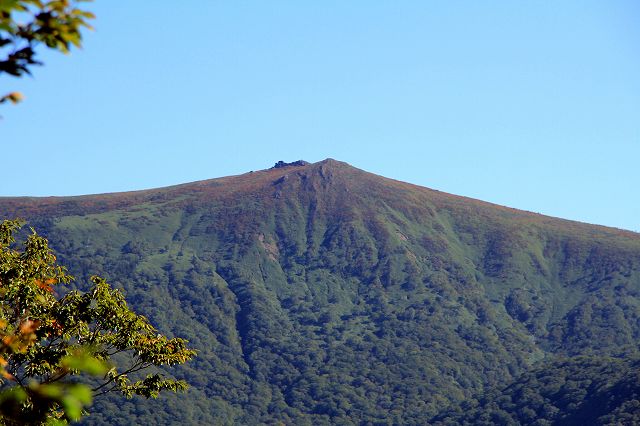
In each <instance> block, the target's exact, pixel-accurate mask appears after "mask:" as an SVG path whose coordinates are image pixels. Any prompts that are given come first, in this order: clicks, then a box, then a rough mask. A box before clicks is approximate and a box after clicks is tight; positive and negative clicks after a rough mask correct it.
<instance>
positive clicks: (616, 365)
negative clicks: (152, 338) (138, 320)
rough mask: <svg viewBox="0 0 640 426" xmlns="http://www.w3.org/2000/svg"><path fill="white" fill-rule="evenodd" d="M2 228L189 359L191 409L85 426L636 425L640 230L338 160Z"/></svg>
mask: <svg viewBox="0 0 640 426" xmlns="http://www.w3.org/2000/svg"><path fill="white" fill-rule="evenodd" d="M0 215H1V216H2V218H12V217H16V216H19V217H23V218H25V219H27V220H28V223H29V225H31V226H34V227H35V228H36V229H37V230H38V231H39V232H41V233H43V234H44V235H45V236H47V237H48V238H49V240H50V242H51V245H52V247H53V248H54V249H55V250H56V251H57V253H58V254H59V258H60V259H61V260H62V261H63V262H64V263H65V264H66V265H67V266H68V267H69V270H70V271H71V273H72V274H74V275H76V277H78V278H79V280H78V281H77V282H78V283H83V282H88V281H87V277H89V276H90V275H93V274H98V275H101V276H103V277H105V278H107V279H108V280H109V281H110V282H111V283H112V284H113V285H114V286H116V287H119V288H121V289H123V291H124V292H125V294H126V296H127V300H128V302H129V303H130V305H131V306H132V307H133V308H134V309H135V310H136V311H137V312H140V313H142V314H144V315H146V316H147V317H148V318H149V319H150V320H151V322H152V323H153V324H154V325H155V326H157V327H158V328H159V329H160V330H161V331H162V332H163V333H167V334H169V335H177V336H181V337H185V338H187V339H188V340H189V341H190V345H191V346H192V347H194V348H195V349H197V350H198V356H197V357H196V358H195V359H194V360H193V361H191V362H190V363H188V364H187V365H185V366H181V367H179V368H176V369H175V370H172V371H173V372H175V374H176V376H178V378H184V379H186V380H187V381H188V382H189V383H190V384H191V385H192V387H191V389H190V390H189V392H188V393H187V394H186V395H182V396H171V395H170V396H163V397H162V398H161V399H159V400H151V401H147V400H139V399H133V400H130V401H127V402H125V403H124V404H122V403H121V402H120V401H118V400H116V399H114V400H111V399H103V400H98V401H97V402H96V403H95V405H94V409H93V410H92V411H93V412H92V415H91V416H89V417H87V418H86V420H85V422H86V423H87V424H95V425H106V424H132V422H135V423H138V424H170V423H174V422H182V423H192V424H195V423H199V424H202V423H216V424H217V423H222V424H234V423H241V424H255V423H277V422H284V423H286V424H314V425H316V424H403V423H404V424H425V423H426V422H429V421H434V422H435V421H438V422H445V423H446V422H450V423H451V422H454V423H455V422H458V421H462V420H464V421H468V422H470V423H473V422H474V421H476V420H477V419H480V418H483V419H494V420H495V419H501V420H500V421H503V420H504V421H505V422H508V421H512V422H527V421H529V420H531V419H534V418H538V419H542V418H543V417H542V414H541V413H543V412H544V413H545V414H544V416H546V417H544V419H546V420H547V421H548V422H550V423H536V424H554V423H553V422H556V423H555V424H570V423H569V420H568V419H571V421H574V423H573V424H580V423H579V421H581V420H580V419H584V418H585V416H587V415H588V416H596V415H597V417H598V419H600V420H599V421H600V422H601V423H602V424H606V423H607V422H615V420H616V419H617V417H616V416H627V417H624V418H625V419H628V418H636V419H637V417H628V416H634V415H637V411H638V401H637V400H638V395H637V380H636V382H635V383H636V384H634V383H633V380H632V376H630V374H636V376H634V377H635V378H636V379H637V371H638V363H637V361H635V360H634V359H635V358H633V357H632V354H633V353H634V352H635V351H636V348H637V342H638V341H639V340H638V339H639V338H640V235H639V234H635V233H631V232H626V231H621V230H617V229H611V228H605V227H600V226H593V225H586V224H581V223H577V222H571V221H566V220H560V219H554V218H550V217H546V216H542V215H538V214H534V213H528V212H523V211H518V210H514V209H510V208H506V207H501V206H496V205H492V204H489V203H484V202H480V201H476V200H472V199H468V198H463V197H457V196H453V195H450V194H445V193H442V192H438V191H434V190H430V189H427V188H423V187H418V186H414V185H410V184H407V183H402V182H398V181H394V180H390V179H386V178H382V177H379V176H376V175H372V174H369V173H366V172H364V171H361V170H358V169H356V168H353V167H351V166H349V165H348V164H345V163H341V162H338V161H335V160H325V161H322V162H319V163H315V164H306V163H304V162H297V163H294V164H293V165H286V164H282V163H281V164H279V167H274V168H272V169H269V170H265V171H259V172H251V173H247V174H243V175H239V176H233V177H227V178H221V179H213V180H209V181H202V182H196V183H192V184H186V185H180V186H175V187H169V188H163V189H157V190H149V191H140V192H131V193H121V194H106V195H95V196H84V197H64V198H54V197H51V198H0ZM548 369H549V370H548ZM548 372H550V373H548ZM547 373H548V374H547ZM581 375H583V376H584V379H581V378H580V377H582V376H581ZM552 379H553V380H552ZM516 392H519V393H518V394H517V396H516ZM604 395H609V396H607V397H606V398H605V396H604ZM516 400H517V401H516ZM560 400H561V401H560ZM463 401H466V404H467V405H462V406H461V405H460V404H461V403H463ZM594 401H596V402H594ZM463 404H464V403H463ZM461 407H466V408H461ZM585 407H588V409H587V408H585ZM483 410H484V411H483ZM585 410H587V411H585ZM588 410H591V411H588ZM634 412H635V413H636V414H634ZM483 413H484V414H483ZM532 413H535V414H532ZM483 416H484V417H483ZM487 416H489V417H487ZM491 416H498V417H491ZM612 416H613V417H612ZM620 418H623V417H620ZM487 421H489V422H490V421H491V420H487ZM562 421H565V423H557V422H562ZM454 423H451V424H454Z"/></svg>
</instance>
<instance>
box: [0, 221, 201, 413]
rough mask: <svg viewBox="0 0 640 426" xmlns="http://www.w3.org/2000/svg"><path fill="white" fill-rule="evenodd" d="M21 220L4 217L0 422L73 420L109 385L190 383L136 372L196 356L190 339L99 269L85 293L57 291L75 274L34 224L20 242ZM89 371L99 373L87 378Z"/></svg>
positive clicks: (132, 389)
mask: <svg viewBox="0 0 640 426" xmlns="http://www.w3.org/2000/svg"><path fill="white" fill-rule="evenodd" d="M19 228H20V224H19V222H17V221H4V222H2V223H1V224H0V339H1V342H0V374H1V375H2V378H1V379H0V383H1V384H0V424H4V423H7V422H9V423H12V424H13V423H17V424H40V423H45V422H49V423H50V422H52V421H55V422H63V423H64V422H65V421H66V420H76V419H78V418H80V417H81V415H82V413H83V409H84V407H86V406H87V405H88V404H90V403H91V400H92V397H94V396H97V395H102V394H105V393H109V392H120V393H121V394H123V395H124V396H125V397H128V398H129V397H132V396H133V395H141V396H145V397H156V396H157V395H158V394H159V392H161V391H163V390H171V391H181V390H184V389H186V387H187V384H186V383H185V382H184V381H179V380H173V379H168V378H165V377H163V376H162V375H160V374H149V375H146V377H140V376H136V373H137V372H139V371H142V370H144V369H146V368H148V367H151V366H162V365H176V364H182V363H184V362H186V361H188V360H189V359H191V358H192V357H193V356H194V355H195V351H193V350H191V349H188V348H187V347H186V341H185V340H183V339H180V338H173V339H169V338H167V337H165V336H163V335H161V334H159V333H158V332H157V330H156V329H155V328H154V327H153V326H152V325H151V324H150V323H149V322H148V321H147V319H146V318H144V317H143V316H140V315H137V314H135V313H134V312H133V311H132V310H131V309H129V307H128V306H127V304H126V302H125V300H124V297H123V295H122V294H121V293H120V292H119V291H118V290H115V289H112V288H111V287H110V286H109V284H107V283H106V282H105V280H103V279H101V278H99V277H93V279H92V280H93V286H92V288H91V289H90V290H89V291H88V292H87V293H80V292H78V291H71V292H68V293H67V294H66V295H64V296H60V295H58V294H57V291H56V290H57V288H58V287H56V285H58V284H65V283H68V282H70V281H71V280H72V277H71V276H69V275H68V274H67V272H66V270H65V268H64V267H62V266H60V265H58V264H57V263H56V257H55V256H54V254H53V253H52V251H51V250H50V249H49V246H48V243H47V240H46V239H45V238H43V237H41V236H38V235H37V234H36V233H35V232H33V233H32V234H31V235H30V236H29V237H28V238H27V239H26V241H25V242H24V248H23V249H17V248H15V238H14V234H15V232H16V231H17V230H18V229H19ZM114 357H116V358H117V360H118V361H117V362H115V361H114ZM87 374H88V375H92V376H94V377H92V378H91V379H89V380H87V379H84V380H82V377H86V375H87ZM132 375H133V376H134V377H135V378H134V377H132Z"/></svg>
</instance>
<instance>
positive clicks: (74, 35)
mask: <svg viewBox="0 0 640 426" xmlns="http://www.w3.org/2000/svg"><path fill="white" fill-rule="evenodd" d="M87 1H91V0H49V1H42V0H0V75H1V74H2V73H7V74H9V75H12V76H14V77H21V76H23V75H25V74H31V71H30V68H31V67H32V66H34V65H42V62H40V61H39V60H37V59H36V50H35V49H36V47H37V46H38V45H40V44H44V45H45V46H47V47H48V48H50V49H53V50H58V51H60V52H62V53H68V52H69V50H70V49H71V46H75V47H80V46H81V43H82V33H81V29H82V28H83V27H84V28H87V29H91V26H90V25H89V23H88V22H89V20H91V19H94V18H95V16H94V15H93V14H92V13H91V12H88V11H86V10H82V9H80V8H78V7H77V4H79V3H81V2H87ZM21 99H22V95H21V94H20V93H18V92H11V93H8V94H5V95H0V104H2V103H5V102H11V103H14V104H15V103H18V102H20V100H21Z"/></svg>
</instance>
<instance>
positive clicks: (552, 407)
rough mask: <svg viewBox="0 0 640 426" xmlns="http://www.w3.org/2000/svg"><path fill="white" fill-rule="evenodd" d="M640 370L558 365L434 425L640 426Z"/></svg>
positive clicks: (583, 362)
mask: <svg viewBox="0 0 640 426" xmlns="http://www.w3.org/2000/svg"><path fill="white" fill-rule="evenodd" d="M639 371H640V360H639V359H638V358H637V357H631V358H627V359H618V358H610V357H576V358H569V359H562V360H557V361H554V362H552V363H550V364H548V365H544V366H541V367H539V368H536V369H534V370H532V371H530V372H527V373H525V374H523V375H522V376H521V377H519V378H518V379H517V380H515V381H514V382H513V383H511V384H509V386H507V387H505V388H502V389H493V390H491V391H489V392H487V393H486V394H484V395H482V396H481V397H480V398H479V399H478V400H471V401H465V402H464V403H463V404H462V405H461V406H459V407H456V409H455V410H451V412H449V413H446V414H443V415H440V416H438V417H437V418H435V419H432V420H431V421H432V423H433V424H436V425H494V424H502V425H539V426H543V425H567V426H572V425H575V426H580V425H586V424H589V425H636V424H638V423H640V381H638V372H639Z"/></svg>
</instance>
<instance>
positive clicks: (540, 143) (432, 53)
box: [0, 0, 640, 231]
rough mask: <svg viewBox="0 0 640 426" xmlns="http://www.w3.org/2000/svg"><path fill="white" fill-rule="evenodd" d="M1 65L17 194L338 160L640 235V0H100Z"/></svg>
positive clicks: (8, 158)
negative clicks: (40, 47)
mask: <svg viewBox="0 0 640 426" xmlns="http://www.w3.org/2000/svg"><path fill="white" fill-rule="evenodd" d="M91 9H92V10H93V11H94V12H95V13H96V15H97V16H98V19H97V20H96V22H95V27H96V30H95V31H94V32H91V33H87V34H86V40H85V46H84V49H83V50H81V51H75V52H74V53H73V54H71V55H69V56H64V55H60V54H54V53H47V54H44V55H43V56H42V58H43V59H44V60H45V66H43V67H40V68H38V69H36V70H35V72H34V77H33V78H27V79H22V80H17V79H13V78H11V77H6V76H2V77H0V89H1V91H2V92H8V91H11V90H20V91H22V92H23V94H24V95H25V96H26V100H25V101H24V102H23V103H22V104H21V105H19V106H17V107H12V106H3V107H1V108H0V114H2V115H3V120H2V121H0V146H1V148H2V153H3V154H2V157H3V158H2V160H3V163H4V177H3V179H1V180H0V195H12V196H13V195H70V194H86V193H100V192H113V191H124V190H133V189H144V188H151V187H160V186H166V185H171V184H177V183H184V182H189V181H194V180H199V179H207V178H212V177H219V176H225V175H231V174H240V173H244V172H246V171H249V170H258V169H263V168H268V167H270V166H271V165H272V164H273V163H275V162H276V161H277V160H285V161H293V160H297V159H305V160H307V161H312V162H313V161H319V160H322V159H324V158H327V157H332V158H335V159H338V160H342V161H346V162H348V163H351V164H352V165H354V166H356V167H359V168H362V169H366V170H368V171H371V172H374V173H377V174H381V175H384V176H388V177H392V178H395V179H400V180H404V181H409V182H412V183H417V184H420V185H424V186H428V187H431V188H435V189H439V190H442V191H446V192H451V193H455V194H460V195H466V196H470V197H474V198H479V199H483V200H486V201H491V202H494V203H498V204H503V205H508V206H512V207H516V208H521V209H526V210H531V211H536V212H540V213H545V214H549V215H552V216H559V217H564V218H569V219H575V220H580V221H584V222H590V223H598V224H604V225H610V226H615V227H621V228H626V229H631V230H636V231H640V190H639V187H640V26H638V22H640V2H637V1H635V0H629V1H615V0H612V1H583V0H580V1H561V2H548V1H527V2H521V1H502V2H500V1H488V2H476V1H441V2H426V1H403V2H394V1H379V2H372V1H348V2H345V1H323V2H300V1H293V0H291V1H268V2H265V1H251V2H247V1H226V2H219V1H186V2H169V1H161V0H159V1H155V2H142V1H134V2H123V1H121V2H114V1H110V0H97V1H96V3H95V4H94V5H92V6H91Z"/></svg>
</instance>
